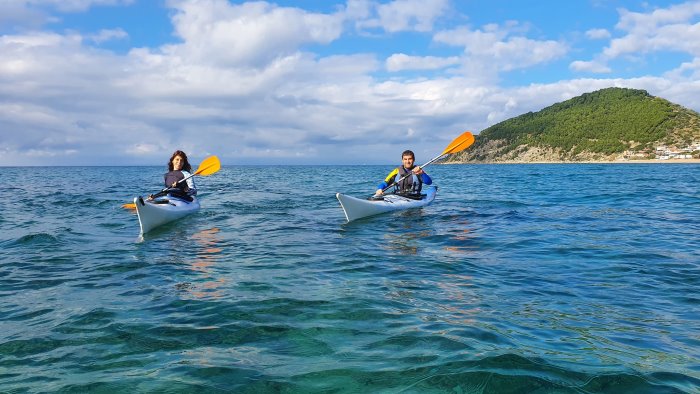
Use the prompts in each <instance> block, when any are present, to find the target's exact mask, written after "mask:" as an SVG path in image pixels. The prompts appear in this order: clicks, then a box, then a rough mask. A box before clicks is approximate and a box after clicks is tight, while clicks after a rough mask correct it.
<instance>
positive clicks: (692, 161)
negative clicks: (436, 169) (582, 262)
mask: <svg viewBox="0 0 700 394" xmlns="http://www.w3.org/2000/svg"><path fill="white" fill-rule="evenodd" d="M440 164H700V159H668V160H660V159H646V160H586V161H484V162H474V161H465V162H448V163H440Z"/></svg>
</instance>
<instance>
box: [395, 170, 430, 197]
mask: <svg viewBox="0 0 700 394" xmlns="http://www.w3.org/2000/svg"><path fill="white" fill-rule="evenodd" d="M398 170H399V173H398V174H396V178H394V183H395V186H394V192H395V193H397V194H419V193H420V191H421V189H422V188H423V180H422V179H421V178H420V177H419V176H418V175H416V174H414V173H413V171H412V170H413V167H411V168H410V169H408V171H407V170H406V169H405V168H403V166H399V168H398ZM409 174H410V176H406V175H409ZM404 176H406V178H405V179H404V180H402V181H401V182H399V179H401V178H403V177H404Z"/></svg>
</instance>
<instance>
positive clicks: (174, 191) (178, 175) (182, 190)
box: [148, 150, 197, 201]
mask: <svg viewBox="0 0 700 394" xmlns="http://www.w3.org/2000/svg"><path fill="white" fill-rule="evenodd" d="M191 172H192V166H191V165H190V162H189V161H188V160H187V155H186V154H185V152H183V151H181V150H176V151H175V153H173V155H172V156H170V160H169V161H168V172H166V173H165V175H164V176H163V178H164V180H165V187H166V188H167V190H163V191H162V192H160V193H158V194H156V195H151V196H149V197H148V198H149V199H151V200H152V199H154V198H156V197H159V196H163V195H166V194H170V195H172V196H173V197H178V198H184V199H186V200H188V201H192V196H195V195H197V187H196V186H195V185H194V177H193V176H191ZM185 178H186V179H187V180H186V181H182V180H183V179H185ZM181 181H182V182H181Z"/></svg>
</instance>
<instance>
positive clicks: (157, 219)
mask: <svg viewBox="0 0 700 394" xmlns="http://www.w3.org/2000/svg"><path fill="white" fill-rule="evenodd" d="M134 205H136V213H138V215H139V224H140V225H141V234H145V233H147V232H149V231H151V230H153V229H154V228H156V227H158V226H161V225H163V224H165V223H170V222H172V221H173V220H177V219H180V218H182V217H183V216H187V215H189V214H191V213H194V212H197V211H198V210H199V201H198V200H197V198H196V197H193V200H192V201H191V202H190V201H185V200H182V199H179V198H176V197H172V196H169V195H168V196H162V197H158V198H156V199H154V200H147V199H144V198H142V197H136V198H134Z"/></svg>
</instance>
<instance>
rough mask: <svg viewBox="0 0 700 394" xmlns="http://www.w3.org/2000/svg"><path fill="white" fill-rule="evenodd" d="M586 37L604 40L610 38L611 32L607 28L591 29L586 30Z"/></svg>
mask: <svg viewBox="0 0 700 394" xmlns="http://www.w3.org/2000/svg"><path fill="white" fill-rule="evenodd" d="M586 37H588V38H590V39H591V40H602V39H607V38H610V32H609V31H608V30H607V29H590V30H588V31H586Z"/></svg>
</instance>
